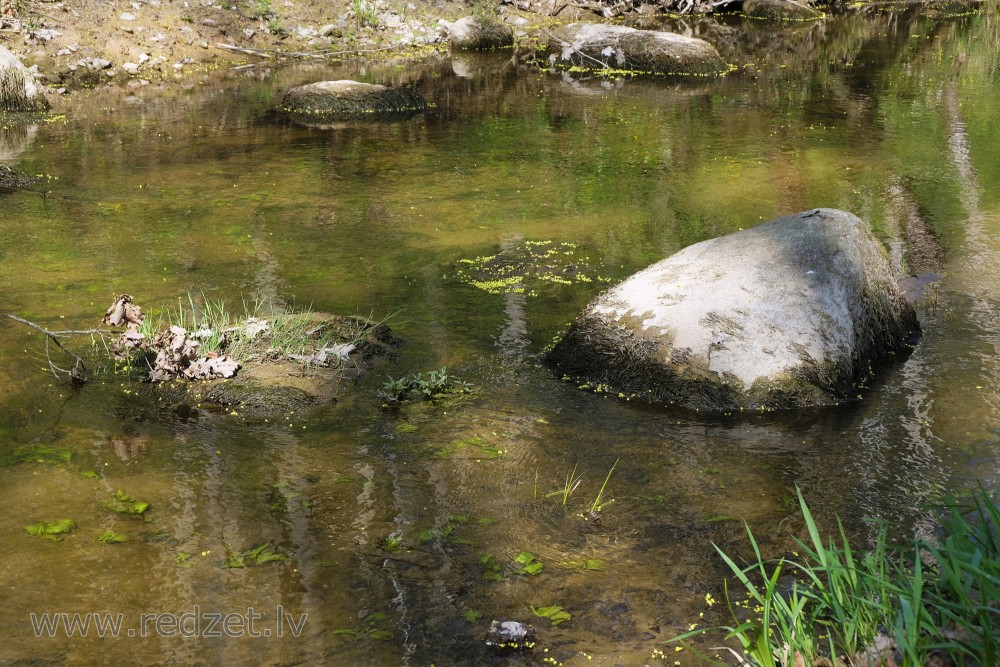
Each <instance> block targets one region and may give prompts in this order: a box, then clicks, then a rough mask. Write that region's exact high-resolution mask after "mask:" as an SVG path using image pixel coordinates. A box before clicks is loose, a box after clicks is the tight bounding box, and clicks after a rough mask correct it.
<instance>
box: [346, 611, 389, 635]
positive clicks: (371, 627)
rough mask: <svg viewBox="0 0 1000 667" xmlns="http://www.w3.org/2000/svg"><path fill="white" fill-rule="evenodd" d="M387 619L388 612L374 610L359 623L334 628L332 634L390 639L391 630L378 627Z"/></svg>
mask: <svg viewBox="0 0 1000 667" xmlns="http://www.w3.org/2000/svg"><path fill="white" fill-rule="evenodd" d="M388 619H389V614H387V613H385V612H384V611H376V612H374V613H373V614H370V615H368V616H366V617H365V619H364V621H362V622H361V623H360V624H359V625H357V626H355V627H353V628H334V630H333V631H332V632H333V634H335V635H338V636H341V637H348V638H350V639H357V638H359V637H368V638H369V639H374V640H376V641H389V640H391V639H392V637H393V635H392V631H391V630H386V629H383V628H380V627H378V626H379V625H380V624H381V623H383V622H384V621H387V620H388Z"/></svg>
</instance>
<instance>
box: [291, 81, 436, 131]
mask: <svg viewBox="0 0 1000 667" xmlns="http://www.w3.org/2000/svg"><path fill="white" fill-rule="evenodd" d="M426 109H427V100H425V99H424V98H423V97H421V96H420V95H418V94H417V93H415V92H413V91H411V90H408V89H406V88H389V87H387V86H382V85H379V84H373V83H361V82H359V81H350V80H340V81H319V82H316V83H308V84H306V85H304V86H298V87H296V88H292V89H291V90H289V91H288V92H287V93H285V97H284V99H282V100H281V111H283V112H284V113H286V114H288V115H289V116H290V117H291V118H293V119H295V120H298V121H303V122H307V123H316V122H323V121H331V120H339V119H358V118H372V119H378V118H384V117H393V116H402V115H410V114H414V113H419V112H421V111H424V110H426Z"/></svg>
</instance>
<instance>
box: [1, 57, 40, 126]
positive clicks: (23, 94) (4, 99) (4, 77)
mask: <svg viewBox="0 0 1000 667" xmlns="http://www.w3.org/2000/svg"><path fill="white" fill-rule="evenodd" d="M48 109H49V101H48V100H47V99H45V95H44V94H43V93H42V89H41V87H39V86H38V85H37V84H36V83H35V77H34V75H33V74H32V73H31V71H29V70H28V68H27V67H25V66H24V65H22V64H21V61H20V60H18V59H17V56H15V55H14V54H13V53H11V52H10V51H8V50H7V49H6V48H5V47H3V46H0V111H48Z"/></svg>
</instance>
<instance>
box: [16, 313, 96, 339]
mask: <svg viewBox="0 0 1000 667" xmlns="http://www.w3.org/2000/svg"><path fill="white" fill-rule="evenodd" d="M7 317H9V318H10V319H12V320H14V321H15V322H20V323H21V324H27V325H28V326H29V327H31V328H32V329H37V330H38V331H41V332H42V333H43V334H45V335H46V336H50V337H51V338H52V339H53V340H56V339H57V338H58V337H59V336H62V337H63V338H66V337H67V336H77V335H85V334H100V335H104V334H109V333H114V332H113V331H108V330H107V329H67V330H65V331H49V330H48V329H46V328H45V327H42V326H39V325H37V324H35V323H34V322H31V321H29V320H26V319H24V318H23V317H18V316H17V315H11V314H10V313H8V314H7ZM56 344H57V345H58V344H59V341H58V340H56Z"/></svg>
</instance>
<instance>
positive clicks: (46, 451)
mask: <svg viewBox="0 0 1000 667" xmlns="http://www.w3.org/2000/svg"><path fill="white" fill-rule="evenodd" d="M72 459H73V452H71V451H69V450H64V449H56V448H55V447H36V446H29V447H18V448H17V449H15V450H14V451H13V452H10V453H6V452H3V453H0V465H13V464H17V463H69V462H70V461H71V460H72Z"/></svg>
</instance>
